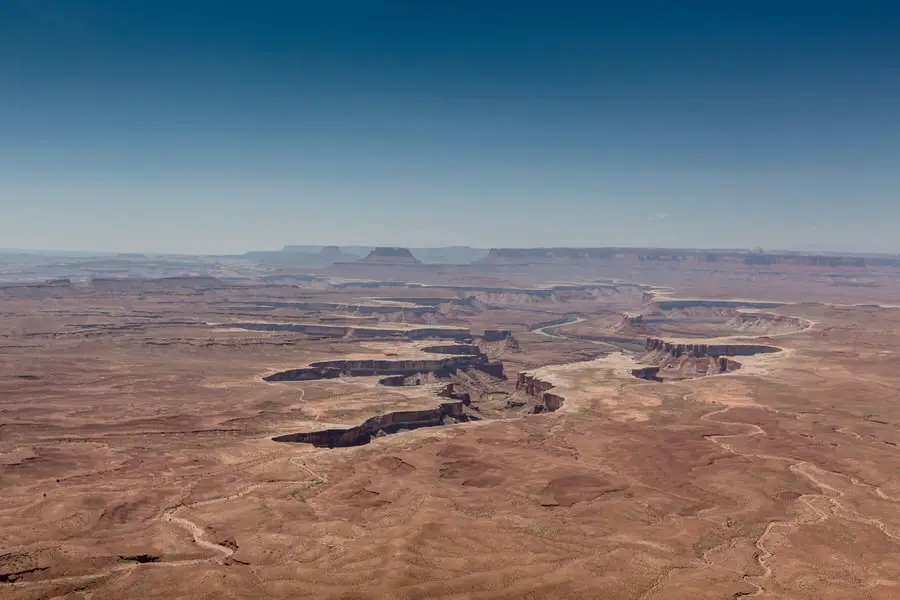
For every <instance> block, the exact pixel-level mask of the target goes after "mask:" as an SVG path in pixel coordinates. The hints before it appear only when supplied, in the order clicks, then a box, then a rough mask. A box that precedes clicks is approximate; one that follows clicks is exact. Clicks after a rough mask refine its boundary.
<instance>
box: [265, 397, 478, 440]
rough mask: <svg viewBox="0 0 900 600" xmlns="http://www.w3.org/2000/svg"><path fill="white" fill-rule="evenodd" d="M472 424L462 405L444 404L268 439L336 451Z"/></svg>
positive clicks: (471, 418) (459, 403)
mask: <svg viewBox="0 0 900 600" xmlns="http://www.w3.org/2000/svg"><path fill="white" fill-rule="evenodd" d="M470 420H474V417H473V416H471V415H469V414H468V413H467V412H466V411H465V404H464V403H463V402H445V403H443V404H441V405H440V406H438V407H437V408H434V409H431V410H410V411H400V412H393V413H387V414H384V415H378V416H375V417H372V418H370V419H366V420H365V421H363V423H362V424H361V425H358V426H357V427H351V428H349V429H326V430H323V431H313V432H310V433H291V434H288V435H280V436H277V437H274V438H272V439H273V440H274V441H276V442H293V443H304V444H312V445H314V446H318V447H326V448H338V447H346V446H361V445H363V444H368V443H369V442H370V441H372V438H373V437H377V436H379V435H389V434H392V433H397V432H398V431H401V430H411V429H419V428H421V427H437V426H440V425H449V424H452V423H459V422H466V421H470Z"/></svg>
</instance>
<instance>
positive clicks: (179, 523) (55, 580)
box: [4, 456, 328, 588]
mask: <svg viewBox="0 0 900 600" xmlns="http://www.w3.org/2000/svg"><path fill="white" fill-rule="evenodd" d="M298 458H300V457H298V456H294V457H291V458H290V459H289V462H290V463H291V464H292V465H294V466H297V467H300V468H301V469H303V471H305V472H306V473H307V474H309V475H310V476H311V477H312V478H313V479H312V481H314V482H315V483H325V482H327V481H328V478H327V477H326V476H325V475H322V474H320V473H316V472H315V471H313V470H312V469H311V468H310V467H309V466H308V465H307V464H306V463H305V462H303V461H302V460H301V461H299V462H295V461H297V459H298ZM304 481H310V480H297V481H295V480H288V481H264V482H260V483H255V484H252V485H250V486H248V487H247V488H245V489H243V490H242V491H240V492H236V493H234V494H228V495H226V496H220V497H217V498H209V499H207V500H200V501H197V502H192V503H190V504H182V505H179V506H174V507H170V508H167V509H165V510H164V511H163V512H162V513H161V514H160V515H159V516H157V517H156V519H154V520H161V521H163V522H165V523H170V524H172V525H174V526H176V527H179V528H181V529H183V530H185V531H186V532H187V533H188V534H190V536H191V540H192V541H193V543H194V544H195V545H197V546H199V547H200V548H203V549H205V550H209V551H210V552H213V553H214V555H213V556H208V557H204V558H188V559H182V560H166V561H155V562H145V563H134V562H128V563H122V564H116V565H112V566H109V567H107V568H105V569H101V570H99V571H95V572H94V573H86V574H84V575H66V576H63V577H52V578H47V579H35V580H33V581H13V582H10V583H6V584H4V586H10V587H12V588H24V587H37V586H46V585H66V584H72V585H85V584H89V583H91V582H95V581H96V580H99V579H104V578H107V577H112V576H114V575H120V574H121V575H122V578H123V579H124V578H126V577H128V576H129V575H131V574H132V573H133V572H134V571H136V570H137V569H143V568H174V567H184V566H191V565H199V564H205V563H217V564H222V563H224V562H225V561H226V560H227V559H229V558H231V557H232V556H233V555H234V553H235V550H234V549H232V548H229V547H228V546H225V545H222V544H217V543H215V542H213V541H210V540H209V539H207V537H206V531H204V529H203V528H202V527H200V526H199V525H198V524H197V523H196V522H194V521H192V520H190V519H188V518H186V517H183V516H178V513H179V512H180V511H182V510H185V509H190V508H195V507H199V506H207V505H209V504H216V503H219V502H227V501H229V500H234V499H237V498H240V497H242V496H246V495H247V494H249V493H251V492H253V491H255V490H257V489H259V488H261V487H264V486H268V485H286V484H298V483H303V482H304Z"/></svg>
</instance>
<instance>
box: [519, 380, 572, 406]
mask: <svg viewBox="0 0 900 600" xmlns="http://www.w3.org/2000/svg"><path fill="white" fill-rule="evenodd" d="M554 387H555V386H554V385H553V384H552V383H550V382H549V381H544V380H542V379H539V378H538V377H537V376H535V375H533V374H531V373H528V372H522V373H519V377H518V379H517V380H516V391H517V392H523V393H524V394H525V395H526V396H528V397H529V398H530V399H531V400H532V401H534V402H535V405H534V407H533V409H532V410H533V412H534V413H536V414H537V413H542V412H554V411H556V410H559V409H560V408H561V407H562V405H563V403H565V400H566V399H565V397H564V396H561V395H560V394H556V393H553V392H551V391H550V390H552V389H553V388H554Z"/></svg>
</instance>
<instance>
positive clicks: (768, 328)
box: [728, 311, 810, 335]
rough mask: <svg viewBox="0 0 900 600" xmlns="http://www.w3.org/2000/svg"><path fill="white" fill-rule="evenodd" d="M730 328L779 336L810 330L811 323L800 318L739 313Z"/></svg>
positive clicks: (771, 314)
mask: <svg viewBox="0 0 900 600" xmlns="http://www.w3.org/2000/svg"><path fill="white" fill-rule="evenodd" d="M728 326H729V327H732V328H733V329H735V330H736V331H742V332H749V333H756V334H759V335H779V334H786V333H795V332H798V331H803V330H804V329H807V328H809V326H810V322H809V321H807V320H806V319H801V318H800V317H791V316H788V315H778V314H774V313H765V312H745V311H738V312H737V314H735V316H734V317H732V318H731V319H730V320H729V321H728Z"/></svg>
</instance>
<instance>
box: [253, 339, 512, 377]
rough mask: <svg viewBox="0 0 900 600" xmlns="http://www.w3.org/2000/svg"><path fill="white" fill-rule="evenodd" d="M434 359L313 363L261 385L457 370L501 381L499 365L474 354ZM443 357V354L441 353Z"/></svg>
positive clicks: (445, 373) (442, 373) (442, 374)
mask: <svg viewBox="0 0 900 600" xmlns="http://www.w3.org/2000/svg"><path fill="white" fill-rule="evenodd" d="M468 348H474V350H475V352H476V353H474V354H460V355H458V356H445V357H444V358H435V359H408V360H391V359H343V360H328V361H321V362H314V363H312V364H310V365H309V366H308V367H301V368H298V369H289V370H287V371H281V372H279V373H273V374H271V375H268V376H266V377H264V378H263V379H264V380H265V381H270V382H274V381H312V380H316V379H334V378H336V377H371V376H374V375H388V376H399V377H408V376H411V375H415V374H417V373H431V374H434V375H435V376H437V377H449V376H450V375H453V374H455V373H456V372H457V371H458V370H460V369H475V370H478V371H482V372H484V373H487V374H489V375H492V376H494V377H498V378H501V379H502V378H504V377H505V376H504V375H503V363H500V362H491V361H490V359H488V357H487V355H485V354H481V353H480V352H478V348H475V347H468ZM443 354H446V353H443ZM398 381H399V380H395V379H388V380H387V383H386V385H403V384H401V383H398Z"/></svg>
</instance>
